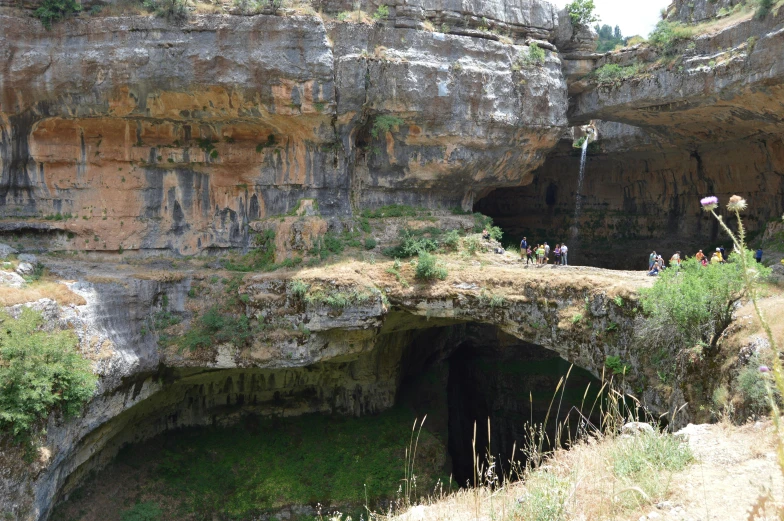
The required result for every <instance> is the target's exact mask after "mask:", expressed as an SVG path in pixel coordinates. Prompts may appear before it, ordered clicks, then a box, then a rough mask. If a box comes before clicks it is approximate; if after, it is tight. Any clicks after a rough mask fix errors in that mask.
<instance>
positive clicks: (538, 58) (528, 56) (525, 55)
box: [520, 42, 547, 67]
mask: <svg viewBox="0 0 784 521" xmlns="http://www.w3.org/2000/svg"><path fill="white" fill-rule="evenodd" d="M520 56H521V60H522V63H523V65H524V66H526V67H534V66H538V67H541V66H542V65H544V63H545V61H546V59H547V55H546V54H545V52H544V49H542V48H541V47H539V45H538V44H537V43H536V42H533V43H531V45H529V46H528V52H523V51H520Z"/></svg>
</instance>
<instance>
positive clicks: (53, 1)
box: [33, 0, 82, 30]
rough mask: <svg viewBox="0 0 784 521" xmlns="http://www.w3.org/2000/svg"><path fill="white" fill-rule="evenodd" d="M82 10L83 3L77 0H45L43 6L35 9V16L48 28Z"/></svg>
mask: <svg viewBox="0 0 784 521" xmlns="http://www.w3.org/2000/svg"><path fill="white" fill-rule="evenodd" d="M81 10H82V6H81V4H79V3H77V2H76V1H75V0H44V1H43V2H42V3H41V6H40V7H39V8H38V9H36V10H35V11H33V16H35V17H36V18H38V19H39V20H41V23H42V24H43V26H44V27H45V28H46V29H47V30H48V29H51V28H52V24H53V23H55V22H59V21H60V20H63V19H65V18H66V17H67V16H69V15H72V14H74V13H78V12H79V11H81Z"/></svg>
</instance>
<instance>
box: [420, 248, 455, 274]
mask: <svg viewBox="0 0 784 521" xmlns="http://www.w3.org/2000/svg"><path fill="white" fill-rule="evenodd" d="M448 274H449V272H448V271H447V269H446V266H444V265H443V264H441V263H440V262H438V260H437V259H436V257H435V256H434V255H431V254H430V253H427V252H424V251H423V252H421V253H419V258H418V259H417V264H416V270H415V276H416V278H418V279H420V280H444V279H446V277H447V275H448Z"/></svg>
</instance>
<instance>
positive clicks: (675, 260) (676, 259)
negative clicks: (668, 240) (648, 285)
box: [648, 246, 762, 277]
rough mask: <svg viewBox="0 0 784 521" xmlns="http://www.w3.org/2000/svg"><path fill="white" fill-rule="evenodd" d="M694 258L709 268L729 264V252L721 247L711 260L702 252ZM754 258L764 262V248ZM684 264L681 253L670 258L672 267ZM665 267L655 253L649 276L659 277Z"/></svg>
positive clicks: (677, 252) (652, 254) (659, 256)
mask: <svg viewBox="0 0 784 521" xmlns="http://www.w3.org/2000/svg"><path fill="white" fill-rule="evenodd" d="M694 258H695V259H697V262H699V263H700V264H701V265H702V266H707V265H708V264H722V263H724V262H727V252H726V251H725V250H724V246H719V247H718V248H716V251H714V252H713V253H712V254H711V256H710V259H709V258H708V256H707V255H706V254H705V253H703V251H702V250H700V251H698V252H697V253H696V254H695V255H694ZM754 258H755V259H756V261H757V262H759V263H761V262H762V248H759V249H757V251H756V252H755V253H754ZM682 262H683V258H682V256H681V252H679V251H676V252H675V253H674V254H673V255H672V257H670V267H676V268H677V267H680V265H681V263H682ZM665 267H666V266H665V265H664V259H663V258H662V256H661V255H659V254H658V253H656V252H655V251H654V252H652V253H651V254H650V255H649V256H648V275H650V276H652V277H654V276H656V275H658V274H659V272H661V270H663V269H665Z"/></svg>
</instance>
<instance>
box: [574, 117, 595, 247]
mask: <svg viewBox="0 0 784 521" xmlns="http://www.w3.org/2000/svg"><path fill="white" fill-rule="evenodd" d="M590 138H591V131H590V130H589V131H588V133H587V134H586V135H585V139H584V140H583V150H582V154H581V155H580V175H579V176H578V177H577V192H576V193H575V196H574V197H575V200H574V219H573V221H572V222H573V224H572V239H575V238H576V237H577V228H578V223H579V219H580V213H581V212H582V191H583V178H584V177H585V157H586V156H587V155H588V141H590Z"/></svg>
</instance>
